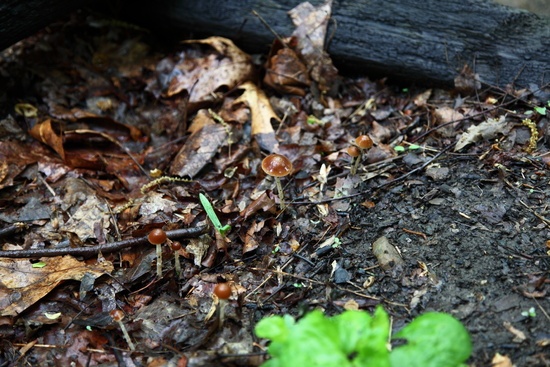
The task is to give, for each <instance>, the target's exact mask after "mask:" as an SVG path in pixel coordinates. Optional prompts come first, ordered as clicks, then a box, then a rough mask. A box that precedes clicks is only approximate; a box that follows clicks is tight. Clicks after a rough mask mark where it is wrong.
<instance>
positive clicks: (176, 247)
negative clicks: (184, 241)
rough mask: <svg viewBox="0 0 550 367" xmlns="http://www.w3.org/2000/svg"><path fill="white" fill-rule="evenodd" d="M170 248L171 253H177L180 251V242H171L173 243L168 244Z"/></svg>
mask: <svg viewBox="0 0 550 367" xmlns="http://www.w3.org/2000/svg"><path fill="white" fill-rule="evenodd" d="M170 248H171V249H172V251H179V250H181V242H179V241H173V242H172V243H171V244H170Z"/></svg>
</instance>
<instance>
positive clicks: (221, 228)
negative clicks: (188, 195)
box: [199, 193, 231, 236]
mask: <svg viewBox="0 0 550 367" xmlns="http://www.w3.org/2000/svg"><path fill="white" fill-rule="evenodd" d="M199 199H200V201H201V204H202V207H203V208H204V210H205V211H206V215H207V216H208V219H210V221H211V222H212V224H213V225H214V228H216V231H218V232H220V234H221V235H222V236H225V234H226V233H227V232H229V231H230V230H231V226H230V225H229V224H226V225H224V226H222V223H221V222H220V219H219V218H218V216H217V215H216V212H215V211H214V207H213V206H212V204H211V203H210V201H209V200H208V198H207V197H206V196H204V195H203V194H202V193H200V194H199Z"/></svg>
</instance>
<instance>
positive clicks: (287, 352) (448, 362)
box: [256, 307, 472, 367]
mask: <svg viewBox="0 0 550 367" xmlns="http://www.w3.org/2000/svg"><path fill="white" fill-rule="evenodd" d="M389 331H390V322H389V317H388V314H387V313H386V311H384V309H383V308H382V307H377V308H376V310H375V312H374V314H373V315H372V316H371V315H370V314H369V313H367V312H364V311H345V312H343V313H342V314H340V315H337V316H333V317H326V316H325V315H324V314H323V313H322V312H321V311H318V310H316V311H313V312H311V313H309V314H307V315H306V316H304V317H303V318H302V319H301V320H299V321H298V322H296V321H295V320H294V319H293V318H292V317H291V316H289V315H285V316H282V317H281V316H271V317H267V318H264V319H263V320H261V321H260V322H259V323H258V324H257V325H256V335H258V336H259V337H261V338H268V339H270V340H271V344H270V345H269V348H268V352H269V354H270V355H271V359H270V360H268V361H267V362H265V363H264V364H263V365H262V367H295V366H323V367H403V366H410V367H415V366H423V367H461V366H465V365H464V364H462V362H464V361H465V360H466V359H468V357H469V356H470V354H471V350H472V346H471V342H470V337H469V335H468V332H467V331H466V329H465V328H464V326H462V324H461V323H460V322H459V321H457V320H456V319H454V318H453V317H452V316H450V315H447V314H443V313H435V312H433V313H427V314H424V315H422V316H419V317H418V318H416V319H415V320H413V321H412V322H411V323H410V324H409V325H408V326H406V327H405V328H404V329H403V330H401V331H400V332H399V333H398V334H397V335H396V336H395V337H396V338H399V339H407V344H405V345H402V346H398V347H396V348H395V349H394V350H393V351H391V352H390V351H389V345H388V339H389Z"/></svg>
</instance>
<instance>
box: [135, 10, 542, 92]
mask: <svg viewBox="0 0 550 367" xmlns="http://www.w3.org/2000/svg"><path fill="white" fill-rule="evenodd" d="M300 2H301V0H277V1H274V0H232V1H219V0H157V1H155V2H151V1H149V0H138V1H128V2H127V3H126V6H125V10H124V13H126V14H130V15H131V17H132V19H133V20H134V21H137V22H139V23H140V24H145V25H148V26H150V27H151V26H152V27H155V28H157V29H164V30H167V31H169V33H170V35H175V34H178V32H179V31H192V32H196V35H197V36H203V35H220V36H225V37H229V38H232V39H234V40H235V41H236V43H237V44H238V45H239V46H241V47H242V48H244V49H245V50H247V51H252V52H254V51H259V52H265V51H266V50H267V48H268V46H269V44H270V43H271V42H272V40H273V39H274V36H273V34H272V33H271V32H270V31H269V30H268V29H267V28H266V27H265V26H264V25H263V24H262V23H261V22H260V20H259V19H258V18H257V17H255V16H254V15H253V14H252V13H251V12H252V10H256V11H257V12H258V13H259V14H260V15H261V16H262V17H263V18H264V19H265V20H266V22H267V23H268V24H269V25H270V26H271V27H272V28H273V29H274V30H275V31H276V32H277V33H279V34H280V35H282V36H287V35H290V34H291V33H292V30H293V28H294V27H293V25H292V23H291V21H290V18H289V17H288V15H287V12H288V10H290V9H292V8H293V7H295V6H296V5H298V4H299V3H300ZM310 2H311V3H312V4H314V5H319V4H320V3H321V1H317V0H311V1H310ZM332 17H333V22H332V23H331V30H330V31H329V34H330V32H333V34H332V37H331V39H330V44H329V46H328V51H329V53H330V54H331V55H332V57H333V59H334V61H335V63H336V65H338V66H339V67H340V69H341V70H354V71H359V72H362V73H377V75H384V76H390V77H393V79H394V80H397V81H399V80H403V81H411V80H412V81H419V82H430V83H433V82H435V83H437V84H445V85H451V84H452V83H453V79H454V77H455V76H456V75H457V73H458V72H459V71H460V70H461V69H462V67H463V66H464V65H465V64H468V65H470V66H471V67H472V69H474V70H475V71H476V72H477V73H479V75H480V79H481V80H482V81H483V82H485V83H488V84H491V85H497V86H501V87H504V86H505V85H507V84H510V83H515V86H516V87H520V86H528V85H529V84H531V83H534V84H537V85H543V84H545V83H547V82H548V80H549V79H550V77H549V73H550V66H549V63H550V51H549V50H550V20H549V19H546V18H540V17H538V16H537V15H535V14H532V13H529V12H526V11H523V10H518V9H512V8H508V7H505V6H502V5H498V4H495V3H492V2H491V1H489V0H445V1H441V0H422V1H418V0H349V1H338V0H335V1H334V2H333V7H332Z"/></svg>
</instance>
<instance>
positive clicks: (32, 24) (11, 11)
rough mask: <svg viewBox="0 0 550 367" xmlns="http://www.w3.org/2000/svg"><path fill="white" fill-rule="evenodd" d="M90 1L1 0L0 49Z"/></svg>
mask: <svg viewBox="0 0 550 367" xmlns="http://www.w3.org/2000/svg"><path fill="white" fill-rule="evenodd" d="M90 2H91V1H90V0H1V1H0V50H3V49H5V48H6V47H9V46H11V45H12V44H14V43H16V42H18V41H20V40H22V39H23V38H25V37H28V36H30V35H32V34H33V33H35V32H37V31H39V30H40V29H42V28H44V27H45V26H47V25H48V24H50V23H52V22H53V21H56V20H59V19H62V18H63V17H65V16H67V15H68V14H70V13H71V12H73V11H75V10H76V9H78V8H80V7H82V6H83V5H85V4H87V3H90Z"/></svg>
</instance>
